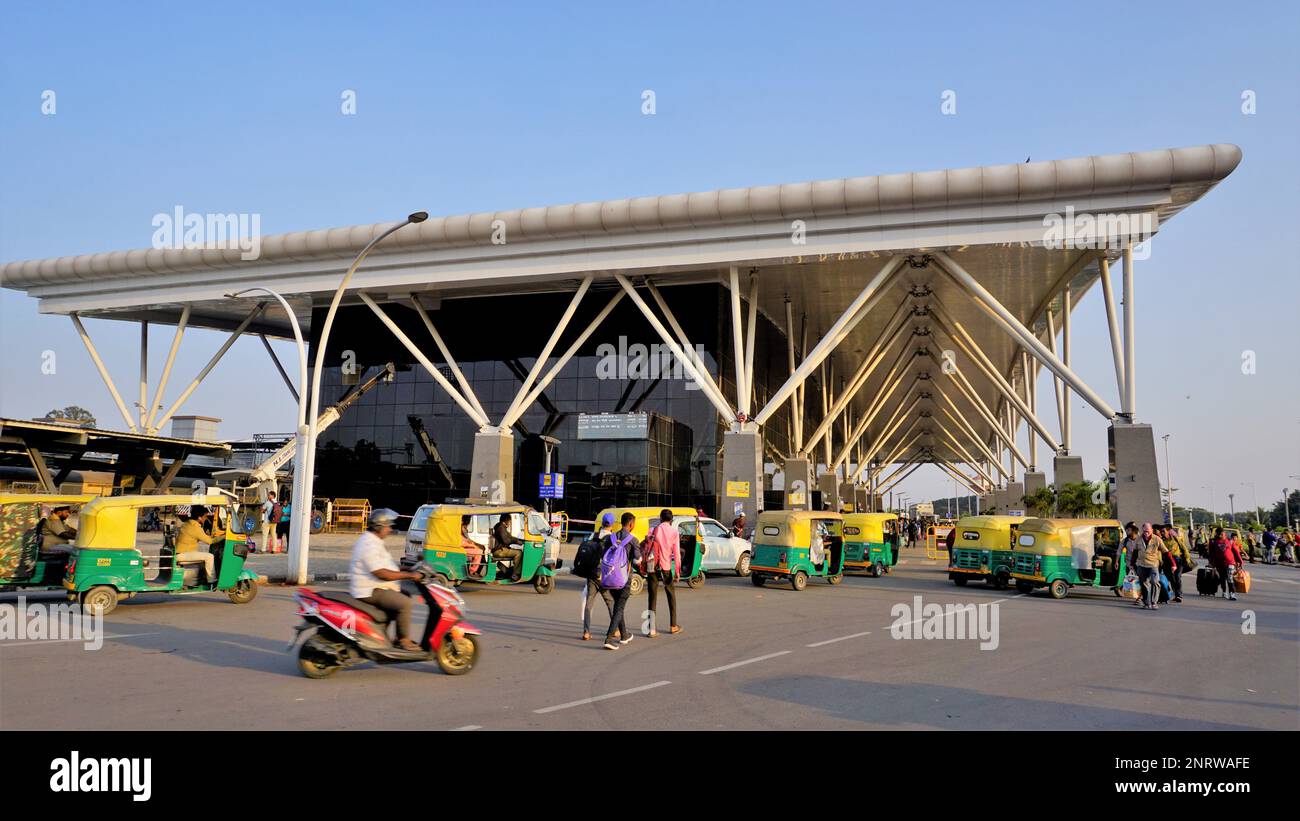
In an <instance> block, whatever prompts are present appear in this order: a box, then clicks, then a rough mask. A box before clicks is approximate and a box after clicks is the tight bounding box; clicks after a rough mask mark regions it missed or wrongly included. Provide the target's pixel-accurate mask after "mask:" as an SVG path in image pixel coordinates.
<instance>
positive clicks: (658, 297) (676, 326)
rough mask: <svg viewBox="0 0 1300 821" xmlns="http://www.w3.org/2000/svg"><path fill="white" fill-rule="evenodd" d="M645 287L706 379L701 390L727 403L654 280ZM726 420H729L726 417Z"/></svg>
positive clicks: (684, 349) (648, 281)
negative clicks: (706, 382)
mask: <svg viewBox="0 0 1300 821" xmlns="http://www.w3.org/2000/svg"><path fill="white" fill-rule="evenodd" d="M645 288H646V290H647V291H649V292H650V296H652V297H654V301H655V304H656V305H658V306H659V310H661V311H663V312H664V319H666V320H668V327H670V328H672V330H673V333H675V334H677V341H678V342H680V343H681V346H682V350H683V351H685V352H686V355H687V356H689V357H691V362H693V363H694V364H695V370H696V371H697V372H698V373H699V374H700V376H702V377H704V378H705V379H706V380H708V384H707V385H701V386H700V387H701V390H703V391H704V392H705V394H706V395H707V394H708V393H709V392H710V391H712V393H713V395H714V396H716V397H717V398H719V399H721V400H722V404H724V405H727V401H726V397H724V396H723V395H722V388H720V387H718V383H717V382H714V381H713V377H712V376H711V375H710V374H709V369H708V367H707V366H706V365H705V364H704V360H703V359H701V358H700V356H699V355H698V354H697V353H696V351H695V346H693V345H692V344H691V340H690V338H689V337H687V336H686V331H684V330H682V326H681V323H679V322H678V321H677V315H676V314H674V313H673V311H672V309H671V308H669V307H668V302H667V301H666V300H665V299H664V297H663V294H661V293H659V289H658V288H657V287H655V284H654V282H652V281H651V280H650V279H648V278H647V279H646V281H645ZM633 296H635V294H633ZM638 305H639V303H638ZM647 316H649V314H647ZM720 376H721V374H719V377H720ZM728 407H730V405H728ZM728 421H731V420H730V419H728Z"/></svg>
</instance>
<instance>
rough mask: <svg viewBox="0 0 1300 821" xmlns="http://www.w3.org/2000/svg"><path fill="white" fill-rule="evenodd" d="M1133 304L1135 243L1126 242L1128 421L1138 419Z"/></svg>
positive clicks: (1125, 384) (1125, 315)
mask: <svg viewBox="0 0 1300 821" xmlns="http://www.w3.org/2000/svg"><path fill="white" fill-rule="evenodd" d="M1135 310H1136V309H1135V308H1134V305H1133V243H1131V242H1127V243H1125V244H1124V399H1123V402H1122V403H1121V407H1123V409H1124V415H1125V416H1127V417H1128V421H1130V422H1132V421H1133V420H1135V419H1137V348H1136V344H1135V336H1136V333H1135V331H1134V326H1135V324H1136V323H1137V314H1136V313H1135V312H1134V311H1135Z"/></svg>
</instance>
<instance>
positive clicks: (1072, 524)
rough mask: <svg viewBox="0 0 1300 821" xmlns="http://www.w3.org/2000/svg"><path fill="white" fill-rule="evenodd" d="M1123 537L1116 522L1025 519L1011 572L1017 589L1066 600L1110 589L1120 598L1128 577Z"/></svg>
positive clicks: (1106, 520) (1104, 520)
mask: <svg viewBox="0 0 1300 821" xmlns="http://www.w3.org/2000/svg"><path fill="white" fill-rule="evenodd" d="M1120 533H1121V528H1120V524H1119V522H1117V521H1115V520H1114V519H1026V520H1025V521H1023V522H1021V524H1020V533H1019V535H1018V536H1017V537H1016V547H1015V551H1014V563H1013V565H1012V568H1011V578H1012V579H1014V580H1015V583H1016V589H1017V590H1019V591H1020V592H1021V593H1031V592H1033V591H1034V590H1035V589H1037V588H1040V587H1046V588H1047V589H1048V592H1050V593H1051V594H1052V598H1054V599H1063V598H1065V597H1066V596H1067V595H1068V594H1069V592H1070V588H1072V587H1107V588H1110V589H1111V590H1112V591H1113V592H1114V593H1115V595H1116V596H1118V595H1119V594H1120V586H1121V585H1122V584H1123V582H1124V577H1125V575H1126V574H1127V572H1128V568H1127V557H1125V555H1124V551H1123V550H1121V549H1120Z"/></svg>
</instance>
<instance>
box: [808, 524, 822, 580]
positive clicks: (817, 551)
mask: <svg viewBox="0 0 1300 821" xmlns="http://www.w3.org/2000/svg"><path fill="white" fill-rule="evenodd" d="M825 535H826V525H824V524H823V523H821V522H818V523H817V525H816V529H815V530H814V531H813V537H812V544H810V545H809V546H808V558H809V559H811V560H812V563H813V564H814V565H815V566H816V567H817V568H818V569H821V566H822V564H823V563H824V562H825V561H826V542H825Z"/></svg>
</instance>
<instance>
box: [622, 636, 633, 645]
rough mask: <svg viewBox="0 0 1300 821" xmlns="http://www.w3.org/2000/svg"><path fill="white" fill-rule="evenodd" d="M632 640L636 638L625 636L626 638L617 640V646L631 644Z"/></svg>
mask: <svg viewBox="0 0 1300 821" xmlns="http://www.w3.org/2000/svg"><path fill="white" fill-rule="evenodd" d="M634 638H636V636H627V637H625V638H621V639H619V640H618V643H619V644H631V643H632V639H634Z"/></svg>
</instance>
